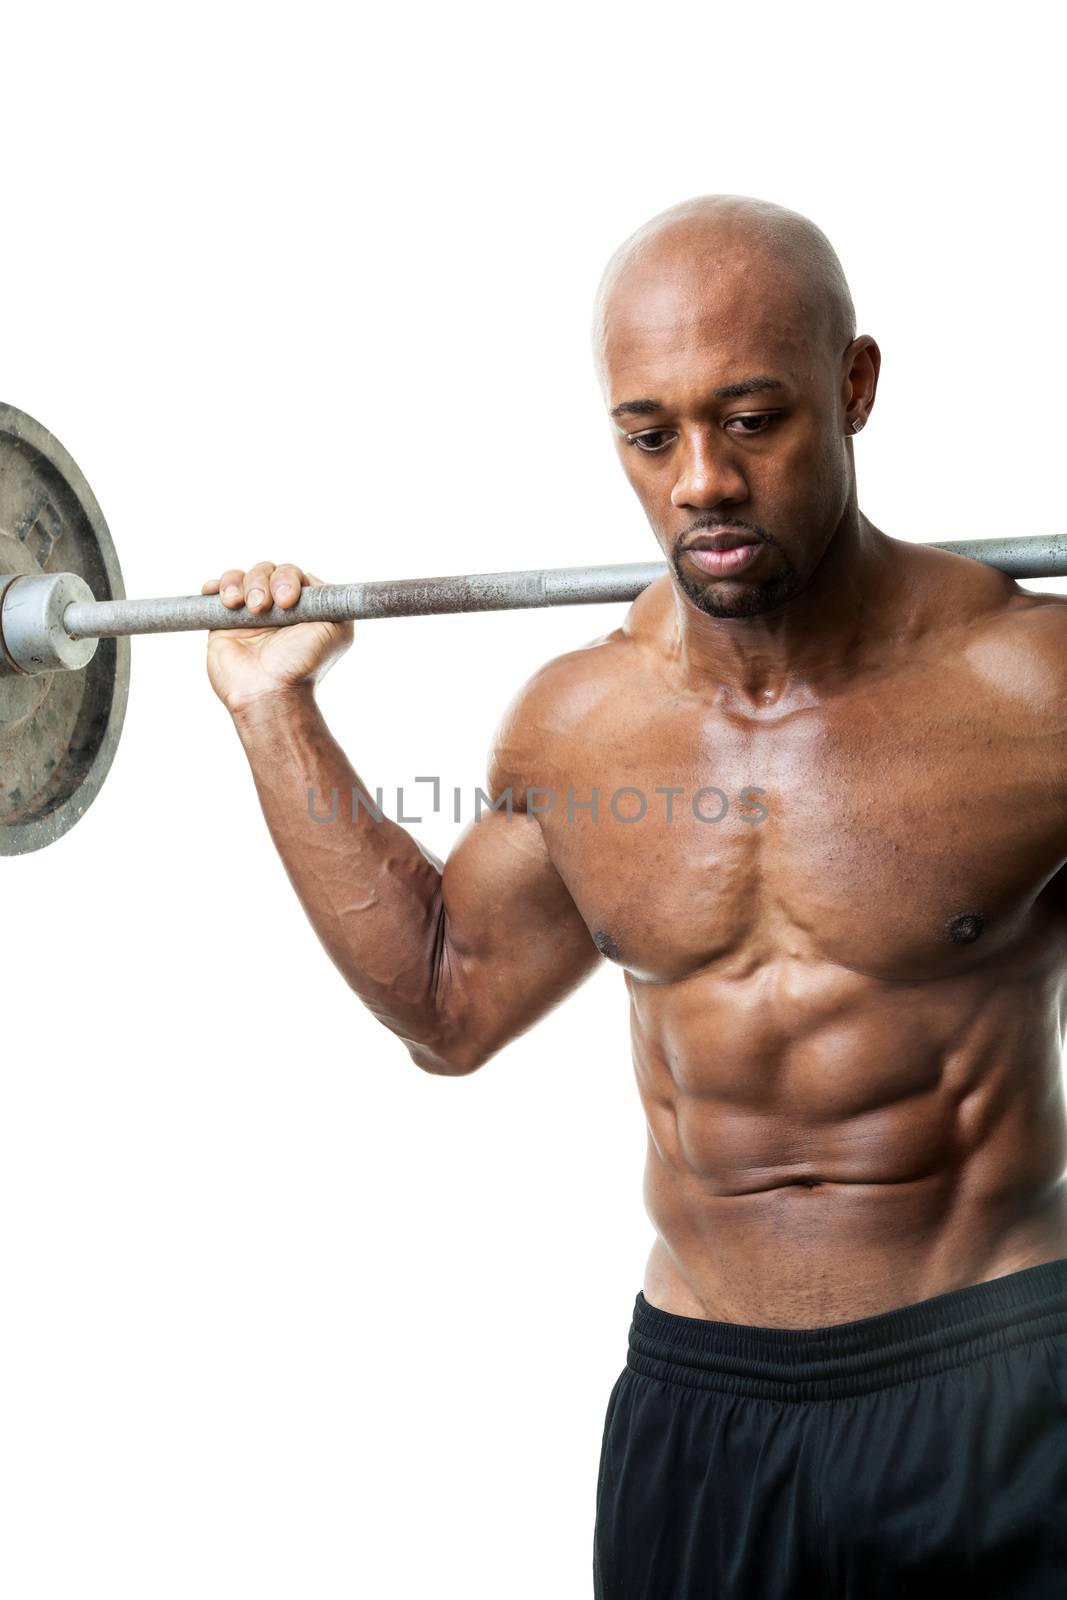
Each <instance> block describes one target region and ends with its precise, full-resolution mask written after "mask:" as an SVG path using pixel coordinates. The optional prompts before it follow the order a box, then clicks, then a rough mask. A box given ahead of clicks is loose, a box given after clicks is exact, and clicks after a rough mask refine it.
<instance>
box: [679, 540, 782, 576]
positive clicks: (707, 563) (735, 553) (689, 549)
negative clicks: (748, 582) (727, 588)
mask: <svg viewBox="0 0 1067 1600" xmlns="http://www.w3.org/2000/svg"><path fill="white" fill-rule="evenodd" d="M762 551H763V546H762V544H761V543H760V541H759V540H758V539H754V538H753V537H752V535H751V534H748V533H702V534H700V535H699V537H697V538H696V539H694V540H693V542H692V543H691V544H687V545H686V546H685V548H684V554H685V555H687V556H688V557H689V559H690V560H691V561H692V562H693V565H694V566H697V567H699V568H700V570H701V572H706V573H708V574H710V575H711V576H712V577H732V576H733V574H734V573H737V572H741V571H743V570H744V569H745V568H746V567H750V566H751V565H752V563H753V562H754V561H758V560H759V558H760V555H761V554H762Z"/></svg>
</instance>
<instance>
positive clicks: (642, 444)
mask: <svg viewBox="0 0 1067 1600" xmlns="http://www.w3.org/2000/svg"><path fill="white" fill-rule="evenodd" d="M673 438H674V435H673V434H672V433H668V431H667V430H666V428H649V430H648V431H647V433H628V434H627V435H626V443H627V444H632V445H633V446H634V448H635V449H636V450H640V451H641V453H642V455H646V456H652V455H656V454H657V452H658V451H660V450H665V449H666V448H667V445H668V444H670V442H671V440H672V439H673Z"/></svg>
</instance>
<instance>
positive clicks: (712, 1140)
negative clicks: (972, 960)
mask: <svg viewBox="0 0 1067 1600" xmlns="http://www.w3.org/2000/svg"><path fill="white" fill-rule="evenodd" d="M728 987H729V986H723V985H717V984H715V983H714V982H713V980H712V979H710V978H705V979H703V980H701V981H700V983H699V985H698V988H699V991H700V992H699V993H698V994H694V992H693V983H692V981H691V982H690V983H689V984H687V985H686V986H685V988H686V991H687V992H686V993H685V995H684V996H683V995H672V994H671V993H670V991H669V990H667V991H665V990H664V989H663V988H660V989H658V990H652V991H649V992H647V993H646V994H645V995H643V996H642V995H640V994H639V992H638V991H637V990H635V989H631V996H632V999H633V1000H634V1007H633V1021H634V1062H635V1069H636V1072H637V1080H638V1088H639V1091H640V1093H641V1098H642V1101H643V1104H644V1107H645V1113H646V1118H647V1123H648V1161H647V1166H646V1173H645V1204H646V1208H647V1211H648V1215H649V1217H650V1219H651V1221H652V1224H653V1226H654V1227H655V1229H656V1233H657V1239H656V1242H655V1244H654V1245H653V1247H652V1251H651V1254H650V1256H649V1260H648V1264H647V1267H646V1271H645V1278H644V1285H643V1292H644V1295H645V1298H646V1300H647V1301H648V1302H649V1303H650V1304H651V1305H654V1306H659V1307H660V1308H661V1309H663V1310H665V1311H670V1312H674V1313H676V1314H677V1315H680V1316H687V1317H705V1318H711V1319H713V1320H716V1321H721V1322H733V1323H744V1324H747V1325H750V1326H759V1327H779V1328H813V1327H824V1326H828V1325H830V1324H833V1323H840V1322H846V1321H852V1320H854V1319H856V1318H860V1317H869V1316H876V1315H878V1314H879V1313H881V1312H884V1311H888V1310H892V1309H893V1308H895V1307H898V1306H903V1305H910V1304H914V1303H915V1302H916V1301H919V1300H925V1299H929V1298H931V1297H932V1296H934V1295H938V1294H944V1293H947V1292H949V1291H950V1290H953V1289H958V1288H963V1287H965V1286H967V1285H970V1284H975V1283H981V1282H985V1281H987V1280H988V1279H990V1278H996V1277H1000V1276H1003V1275H1004V1274H1006V1273H1010V1272H1016V1271H1020V1270H1022V1269H1023V1268H1025V1267H1029V1266H1036V1265H1039V1264H1040V1263H1041V1262H1043V1261H1049V1260H1054V1259H1058V1258H1060V1257H1067V1181H1065V1167H1067V1118H1065V1112H1064V1090H1063V1074H1062V1068H1061V1041H1060V1037H1059V1031H1058V1007H1057V1006H1056V1005H1055V1004H1051V1003H1050V1000H1051V997H1050V995H1049V994H1047V993H1043V992H1041V991H1042V989H1043V987H1044V986H1043V985H1042V984H1040V983H1038V984H1037V985H1036V992H1030V993H1019V992H1013V989H1012V986H1008V988H1007V989H997V988H995V986H991V985H989V984H988V982H985V981H981V982H980V981H979V980H978V979H977V976H976V977H975V980H974V981H973V982H968V981H967V980H964V979H954V980H951V981H950V982H946V983H933V984H926V985H918V984H917V985H913V986H909V988H910V992H909V993H907V994H903V993H902V992H901V991H900V990H899V989H898V990H892V991H891V990H887V988H886V986H885V985H869V986H868V985H866V984H865V982H864V980H862V979H855V981H854V983H853V984H850V985H849V986H848V990H847V993H845V994H844V995H843V994H842V991H841V989H840V987H839V986H838V987H837V994H836V1001H835V1004H834V1005H833V1006H832V1007H829V1008H823V1007H819V1006H818V1005H813V1006H812V1008H811V1010H810V1011H809V1012H808V1014H807V1015H806V1016H805V1017H803V1018H801V1017H799V1016H797V1015H796V1014H794V1016H793V1018H792V1019H791V1026H790V1031H789V1037H788V1038H786V1037H783V1036H781V1034H780V1033H778V1032H777V1030H776V1029H775V1026H774V1021H773V1018H774V1014H775V1012H774V1008H773V1007H771V1008H768V1006H767V1005H766V1003H765V1002H766V996H765V995H764V996H762V997H761V996H757V995H752V996H750V997H749V998H751V1000H752V1002H753V1003H752V1005H751V1006H749V1005H746V1004H745V999H746V997H745V996H744V994H741V993H738V992H733V993H726V992H725V991H726V989H727V988H728ZM1024 987H1025V986H1024ZM811 998H813V999H814V996H812V997H811ZM711 1041H714V1042H713V1043H711Z"/></svg>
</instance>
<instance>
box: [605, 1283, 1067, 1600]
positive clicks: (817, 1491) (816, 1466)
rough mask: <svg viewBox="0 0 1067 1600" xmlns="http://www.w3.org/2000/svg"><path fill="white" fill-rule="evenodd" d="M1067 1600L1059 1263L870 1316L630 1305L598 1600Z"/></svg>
mask: <svg viewBox="0 0 1067 1600" xmlns="http://www.w3.org/2000/svg"><path fill="white" fill-rule="evenodd" d="M952 1580H963V1588H962V1589H960V1590H959V1592H960V1594H962V1595H964V1596H966V1597H967V1600H1038V1597H1039V1596H1040V1597H1041V1600H1044V1597H1046V1596H1053V1595H1054V1596H1057V1597H1058V1600H1063V1597H1064V1596H1067V1259H1064V1260H1059V1261H1050V1262H1046V1263H1045V1264H1044V1265H1042V1266H1038V1267H1028V1268H1026V1269H1025V1270H1024V1271H1022V1272H1013V1273H1009V1274H1008V1275H1007V1276H1006V1277H1001V1278H994V1279H991V1280H990V1281H989V1282H988V1283H979V1284H973V1285H971V1286H969V1287H968V1288H964V1289H956V1290H953V1291H952V1292H951V1293H949V1294H940V1295H936V1296H935V1297H934V1298H933V1299H931V1300H922V1301H919V1302H918V1303H917V1304H915V1305H910V1306H901V1307H899V1308H898V1309H897V1310H894V1311H886V1312H883V1313H882V1314H881V1315H880V1316H876V1317H864V1318H862V1319H861V1320H860V1321H858V1322H841V1323H836V1324H833V1325H830V1326H827V1327H821V1328H752V1327H747V1326H742V1325H738V1324H736V1323H729V1322H712V1321H707V1320H705V1319H703V1318H700V1317H679V1316H675V1315H673V1313H671V1312H667V1311H661V1310H660V1309H659V1308H658V1307H656V1306H650V1305H649V1304H648V1302H647V1301H646V1300H645V1297H644V1295H643V1294H639V1295H638V1296H637V1304H636V1307H635V1309H634V1316H633V1322H632V1324H631V1327H630V1335H629V1351H628V1354H627V1358H626V1366H625V1368H624V1370H623V1372H622V1373H621V1374H620V1376H619V1379H618V1381H617V1382H616V1384H615V1387H614V1389H613V1390H612V1392H611V1398H610V1400H609V1401H608V1410H607V1417H606V1419H605V1423H604V1442H603V1447H602V1450H601V1457H600V1474H599V1478H598V1481H597V1494H596V1530H595V1534H594V1541H593V1586H594V1593H595V1595H596V1597H597V1600H787V1597H788V1600H831V1597H832V1600H876V1597H878V1600H882V1597H887V1600H888V1597H889V1596H892V1597H893V1600H917V1597H919V1596H922V1597H924V1600H925V1597H928V1596H929V1597H934V1596H936V1597H937V1600H946V1585H949V1586H951V1581H952Z"/></svg>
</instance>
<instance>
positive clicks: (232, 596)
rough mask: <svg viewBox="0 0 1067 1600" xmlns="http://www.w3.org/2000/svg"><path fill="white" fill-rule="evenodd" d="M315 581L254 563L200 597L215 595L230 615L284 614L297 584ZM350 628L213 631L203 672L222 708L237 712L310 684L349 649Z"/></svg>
mask: <svg viewBox="0 0 1067 1600" xmlns="http://www.w3.org/2000/svg"><path fill="white" fill-rule="evenodd" d="M322 581H323V580H322V579H321V578H316V577H314V576H313V575H312V574H311V573H310V572H301V570H300V568H299V567H295V566H293V565H292V563H291V562H290V563H287V564H286V565H285V566H281V567H276V566H275V565H274V563H273V562H272V561H259V562H257V563H256V565H255V566H254V567H251V568H249V570H248V571H247V572H241V571H239V570H238V569H237V568H236V567H231V568H230V569H229V571H227V572H224V573H223V574H222V577H221V578H209V579H208V580H207V582H206V583H205V584H204V585H203V587H202V589H201V591H200V592H201V594H217V595H219V596H220V597H221V599H222V603H223V605H224V606H228V607H229V608H230V609H231V610H236V609H237V608H238V607H239V606H242V605H244V606H247V607H248V609H249V611H269V610H270V608H271V606H272V605H277V606H281V607H283V608H284V609H286V610H287V609H288V608H289V607H290V606H294V605H296V602H297V601H298V600H299V598H300V588H301V585H302V584H309V585H315V584H321V583H322ZM354 633H355V626H354V624H353V623H351V622H300V623H290V624H289V625H288V626H287V627H284V628H234V629H233V630H231V631H225V630H223V629H214V630H212V631H211V632H210V633H209V634H208V638H207V671H208V677H209V678H210V680H211V687H212V688H213V689H214V691H215V693H216V694H217V695H218V697H219V699H220V700H221V701H222V702H223V704H224V705H225V706H226V708H227V709H228V710H229V711H231V712H233V711H241V710H243V709H244V708H245V707H246V706H248V705H249V704H250V703H251V702H252V701H254V700H259V699H262V698H263V697H264V696H265V695H272V694H278V693H284V692H285V690H287V689H291V688H293V687H294V686H295V685H297V684H316V683H318V682H319V680H320V679H321V678H324V677H325V676H326V674H327V672H328V671H329V670H330V668H331V667H332V666H333V664H334V662H335V661H338V660H340V658H341V656H343V655H344V653H345V651H346V650H347V649H348V648H349V646H350V645H351V643H352V639H353V635H354Z"/></svg>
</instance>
